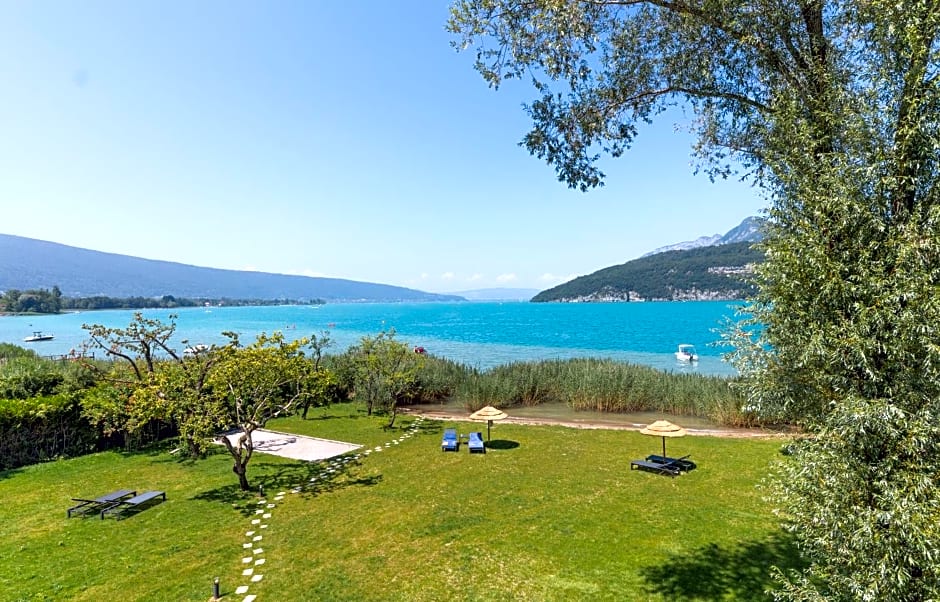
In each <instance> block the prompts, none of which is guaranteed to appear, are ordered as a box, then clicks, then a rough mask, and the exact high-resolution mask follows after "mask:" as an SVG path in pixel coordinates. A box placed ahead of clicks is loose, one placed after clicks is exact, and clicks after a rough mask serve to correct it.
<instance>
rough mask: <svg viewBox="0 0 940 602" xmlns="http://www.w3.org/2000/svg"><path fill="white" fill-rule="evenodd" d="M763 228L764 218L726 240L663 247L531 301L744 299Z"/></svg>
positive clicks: (758, 255) (718, 238) (744, 224)
mask: <svg viewBox="0 0 940 602" xmlns="http://www.w3.org/2000/svg"><path fill="white" fill-rule="evenodd" d="M761 225H762V220H761V218H758V217H749V218H747V219H745V220H744V221H743V222H741V223H740V224H739V225H738V226H735V227H734V228H732V229H731V230H729V231H728V232H727V233H725V234H724V235H720V234H716V235H714V236H703V237H701V238H697V239H696V240H693V241H687V242H681V243H677V244H674V245H669V246H666V247H660V248H659V249H656V250H655V251H652V252H650V253H647V254H646V255H643V256H642V257H639V258H638V259H634V260H632V261H628V262H626V263H624V264H621V265H616V266H611V267H608V268H604V269H601V270H598V271H596V272H593V273H591V274H588V275H586V276H579V277H578V278H575V279H574V280H570V281H568V282H565V283H563V284H560V285H558V286H556V287H553V288H550V289H548V290H545V291H542V292H540V293H539V294H538V295H536V296H535V297H533V298H532V301H535V302H543V301H562V302H569V303H578V302H599V301H648V300H667V301H680V300H708V299H715V300H717V299H741V298H744V297H746V296H748V295H749V294H750V293H751V292H752V290H753V289H752V287H751V285H750V284H749V282H748V276H749V275H750V274H751V273H753V268H754V264H756V263H759V262H760V261H762V260H763V256H762V255H761V253H760V251H758V250H756V249H753V248H752V245H753V243H754V242H756V241H758V240H760V239H761V237H762V234H761Z"/></svg>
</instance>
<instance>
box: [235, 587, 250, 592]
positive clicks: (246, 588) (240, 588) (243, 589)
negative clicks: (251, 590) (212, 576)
mask: <svg viewBox="0 0 940 602" xmlns="http://www.w3.org/2000/svg"><path fill="white" fill-rule="evenodd" d="M247 591H248V586H247V585H239V586H238V587H236V588H235V593H236V594H244V593H245V592H247Z"/></svg>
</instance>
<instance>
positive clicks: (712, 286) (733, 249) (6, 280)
mask: <svg viewBox="0 0 940 602" xmlns="http://www.w3.org/2000/svg"><path fill="white" fill-rule="evenodd" d="M761 222H762V220H761V219H760V218H757V217H749V218H747V219H745V220H744V221H743V222H741V224H739V225H738V226H736V227H734V228H732V229H731V230H729V231H728V232H727V233H725V234H724V235H718V234H715V235H713V236H703V237H700V238H698V239H696V240H693V241H687V242H681V243H676V244H673V245H668V246H665V247H660V248H659V249H656V250H654V251H652V252H650V253H647V254H646V255H644V256H642V257H640V258H639V259H635V260H633V261H630V262H627V263H625V264H622V265H620V266H613V267H610V268H605V269H602V270H598V271H597V272H595V273H593V274H589V275H587V276H581V277H578V278H575V279H574V280H572V281H570V282H566V283H564V284H561V285H559V286H556V287H554V288H551V289H548V290H546V291H542V292H539V291H537V290H535V289H521V288H515V289H510V288H497V289H477V290H469V291H461V292H457V293H452V294H437V293H428V292H424V291H420V290H415V289H410V288H404V287H399V286H391V285H386V284H375V283H369V282H358V281H355V280H346V279H341V278H316V277H309V276H293V275H286V274H270V273H265V272H248V271H239V270H222V269H217V268H205V267H198V266H193V265H187V264H182V263H175V262H170V261H158V260H153V259H142V258H139V257H130V256H128V255H118V254H115V253H103V252H100V251H92V250H89V249H81V248H78V247H71V246H67V245H63V244H59V243H54V242H47V241H41V240H35V239H31V238H24V237H20V236H12V235H8V234H0V291H4V290H12V289H17V290H26V289H38V288H45V289H51V288H52V287H53V286H58V287H59V289H60V290H61V292H62V294H64V295H65V296H68V297H93V296H96V295H102V296H108V297H161V296H163V295H174V296H178V297H188V298H194V299H200V298H203V299H205V298H209V299H224V298H227V299H258V300H276V299H285V300H286V299H290V300H294V301H313V300H325V301H330V302H343V301H345V302H355V301H364V302H376V301H466V300H474V301H481V300H488V301H496V300H500V301H522V300H529V299H531V300H533V301H625V300H641V299H700V298H736V297H739V296H742V295H744V294H746V293H747V290H748V289H747V287H746V286H745V285H744V283H743V279H742V276H743V275H745V274H746V273H747V272H748V270H749V267H748V266H749V265H751V264H752V263H754V262H756V261H760V256H759V254H758V253H757V252H756V251H752V250H750V242H752V241H755V240H759V239H760V226H761Z"/></svg>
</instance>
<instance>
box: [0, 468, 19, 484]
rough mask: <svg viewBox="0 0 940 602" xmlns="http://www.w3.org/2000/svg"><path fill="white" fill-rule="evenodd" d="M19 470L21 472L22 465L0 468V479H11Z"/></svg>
mask: <svg viewBox="0 0 940 602" xmlns="http://www.w3.org/2000/svg"><path fill="white" fill-rule="evenodd" d="M21 472H23V468H22V467H18V468H8V469H6V470H0V481H2V480H3V479H12V478H13V477H15V476H16V475H18V474H19V473H21Z"/></svg>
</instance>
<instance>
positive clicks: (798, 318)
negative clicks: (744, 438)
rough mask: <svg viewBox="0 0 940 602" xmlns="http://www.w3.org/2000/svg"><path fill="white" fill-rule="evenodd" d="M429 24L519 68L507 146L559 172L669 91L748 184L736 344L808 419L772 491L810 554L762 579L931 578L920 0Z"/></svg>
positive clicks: (652, 113) (759, 392) (770, 399)
mask: <svg viewBox="0 0 940 602" xmlns="http://www.w3.org/2000/svg"><path fill="white" fill-rule="evenodd" d="M449 27H450V29H451V31H452V32H454V33H455V34H456V35H457V38H458V39H457V41H456V44H457V45H458V46H459V47H461V48H472V49H473V50H474V51H475V52H476V57H477V63H476V66H477V69H478V70H479V71H480V72H481V73H482V75H483V76H484V78H485V79H486V80H487V82H489V83H490V84H491V85H493V86H498V85H500V84H501V83H502V82H503V81H504V80H506V79H509V78H519V77H529V78H531V79H532V82H533V84H534V86H535V89H536V90H537V91H538V93H539V94H540V98H538V99H537V100H535V101H534V102H533V103H532V104H531V105H529V106H528V107H527V111H528V112H529V114H530V115H531V117H532V120H533V128H532V130H531V131H530V132H529V133H528V134H527V135H526V137H525V139H524V141H523V144H524V145H525V146H526V147H527V148H528V149H529V150H530V152H532V153H533V154H535V155H537V156H539V157H541V158H543V159H545V160H546V161H547V162H548V163H549V164H551V165H552V166H553V167H554V168H555V170H556V172H557V174H558V177H559V178H560V179H561V180H562V181H564V182H566V183H567V184H568V185H569V186H573V187H577V188H580V189H582V190H586V189H588V188H591V187H593V186H598V185H600V184H601V183H602V179H603V174H602V173H601V171H600V169H599V168H598V167H597V160H598V158H599V157H600V156H601V154H603V153H605V152H606V153H608V154H610V155H613V156H618V155H620V154H621V153H622V152H623V151H624V150H626V149H627V148H628V147H629V146H630V144H631V143H632V141H633V139H634V137H635V135H636V133H637V131H638V127H637V126H638V124H641V123H644V122H646V121H649V120H651V119H653V118H655V117H656V116H657V115H659V114H660V113H661V112H662V111H664V110H665V109H667V108H668V107H670V106H672V105H680V106H683V107H686V108H688V109H690V110H691V111H692V112H693V114H694V115H695V117H696V119H695V121H694V122H693V124H692V126H691V127H692V129H693V131H694V132H695V133H696V134H697V138H698V142H697V144H696V147H695V152H696V154H697V157H698V158H699V160H700V165H701V166H702V167H704V168H705V169H706V170H707V171H708V172H709V173H710V174H711V175H712V176H713V177H714V176H727V175H729V174H731V173H732V172H733V171H734V170H736V169H740V170H742V171H743V173H744V175H745V176H747V177H750V178H752V181H754V182H755V183H756V184H758V185H759V186H760V187H761V188H762V189H763V191H764V192H765V194H766V195H767V197H768V199H769V201H770V203H771V205H770V208H769V218H770V219H769V223H768V226H767V232H766V238H765V242H764V246H763V249H764V251H765V253H766V261H765V262H764V263H763V264H762V265H761V267H760V269H759V271H758V275H757V285H758V291H757V294H756V296H755V298H754V302H753V304H752V305H751V307H750V312H751V319H752V320H753V321H754V322H757V323H760V325H761V328H760V329H759V330H757V331H752V332H747V331H746V330H742V331H741V332H739V333H738V334H737V335H736V338H735V340H736V341H737V342H738V343H741V346H740V347H739V349H738V352H737V356H736V359H737V360H738V362H739V366H740V367H741V370H742V372H743V373H744V374H745V375H746V376H748V377H749V380H748V382H749V386H748V388H747V390H746V391H747V395H748V397H749V403H750V404H752V405H753V407H758V408H760V409H761V411H763V412H765V413H767V414H776V415H781V416H785V417H788V418H791V419H795V420H798V421H799V422H800V423H801V424H802V425H803V426H804V427H805V428H806V430H807V434H808V436H807V437H806V438H804V439H801V440H800V441H798V442H797V443H795V444H794V446H793V448H792V450H791V451H792V454H791V455H790V457H789V459H788V460H787V461H786V462H784V463H783V464H782V465H781V467H780V469H779V472H778V479H777V489H776V491H777V499H778V500H779V501H780V503H781V514H782V516H783V518H784V521H785V524H786V525H787V526H788V527H789V528H791V529H792V530H793V531H794V532H795V533H796V534H797V535H798V537H799V538H800V542H801V544H802V550H803V551H804V553H805V554H806V555H807V557H808V559H809V560H810V561H811V564H810V566H809V569H808V571H807V573H806V574H805V575H803V576H790V577H788V578H786V579H785V584H784V588H783V590H782V592H781V594H780V596H781V597H783V598H789V599H794V600H815V599H835V600H926V599H937V598H938V597H940V575H938V567H940V559H938V554H940V552H938V550H940V532H938V530H937V528H936V525H937V524H940V498H938V496H937V494H936V488H935V485H936V483H937V482H938V480H940V453H938V452H940V449H938V447H940V427H938V424H940V390H938V383H940V346H938V345H937V343H936V340H937V332H936V331H937V325H938V324H940V304H938V301H937V292H938V291H940V213H938V206H940V202H938V201H940V186H938V175H940V60H938V59H940V40H938V34H940V3H938V2H935V1H934V0H891V1H888V0H795V1H790V0H787V1H784V0H619V1H618V0H608V1H604V0H531V1H530V0H525V1H524V0H462V1H458V2H457V3H456V4H455V5H454V6H453V8H452V16H451V20H450V22H449ZM745 327H746V325H745Z"/></svg>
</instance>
